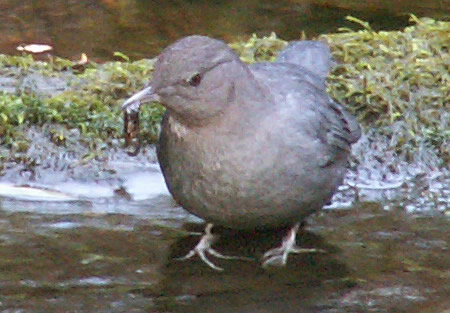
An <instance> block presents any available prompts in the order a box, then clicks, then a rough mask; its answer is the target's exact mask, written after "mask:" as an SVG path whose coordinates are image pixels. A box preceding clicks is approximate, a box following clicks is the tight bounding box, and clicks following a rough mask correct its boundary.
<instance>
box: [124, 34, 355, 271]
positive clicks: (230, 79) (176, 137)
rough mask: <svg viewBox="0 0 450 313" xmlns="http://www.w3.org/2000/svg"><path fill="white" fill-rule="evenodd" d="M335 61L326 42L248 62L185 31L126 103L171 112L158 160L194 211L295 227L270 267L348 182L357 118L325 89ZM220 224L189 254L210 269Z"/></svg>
mask: <svg viewBox="0 0 450 313" xmlns="http://www.w3.org/2000/svg"><path fill="white" fill-rule="evenodd" d="M331 64H332V60H331V54H330V50H329V48H328V46H327V45H325V44H324V43H321V42H314V41H306V42H303V41H300V42H294V43H291V44H290V45H288V46H287V48H286V49H285V50H283V51H282V52H281V53H280V56H279V58H278V60H277V61H276V62H273V63H257V64H252V65H246V64H244V63H242V61H241V60H240V59H239V57H238V55H237V54H236V53H235V52H234V51H233V50H232V49H230V48H229V47H228V45H226V44H225V43H224V42H222V41H220V40H216V39H212V38H208V37H204V36H189V37H185V38H182V39H180V40H178V41H177V42H175V43H174V44H172V45H170V46H169V47H167V48H166V49H165V50H164V51H163V52H162V53H161V55H160V56H159V57H158V60H157V62H156V63H155V70H154V74H153V80H152V82H151V83H150V85H149V86H148V87H146V88H145V89H143V90H142V91H140V92H138V93H136V94H135V95H133V96H132V97H130V98H129V99H128V100H127V101H126V102H125V103H124V104H123V108H124V109H125V110H126V111H128V112H131V111H137V110H138V109H139V106H140V105H141V104H142V103H144V102H150V101H157V102H160V103H161V104H163V105H164V106H165V107H166V109H167V111H166V113H165V115H164V118H163V121H162V126H161V134H160V139H159V146H158V149H157V154H158V160H159V162H160V165H161V169H162V172H163V175H164V178H165V181H166V184H167V186H168V188H169V190H170V192H171V194H172V196H173V197H174V199H175V200H176V201H177V202H178V203H179V204H180V205H181V206H182V207H183V208H184V209H186V210H187V211H189V212H191V213H193V214H195V215H197V216H199V217H201V218H203V219H204V220H206V221H207V222H208V223H214V224H219V225H223V226H226V227H231V228H240V229H251V228H263V227H281V226H291V230H290V232H289V233H288V235H287V236H286V237H285V238H284V239H283V243H282V245H281V246H280V247H279V248H274V249H271V250H269V251H268V252H266V254H265V255H264V259H263V265H272V264H274V265H285V264H286V258H287V255H288V253H289V252H305V251H306V252H308V251H311V249H300V248H298V247H297V246H296V245H295V237H296V233H297V231H298V229H299V225H300V222H301V221H303V220H304V219H305V218H306V217H307V216H309V215H310V214H312V213H314V212H316V211H318V210H319V209H321V208H322V207H323V205H324V204H326V203H327V202H328V201H330V199H331V197H332V195H333V193H334V192H335V190H336V188H337V187H338V186H339V185H340V184H341V183H342V180H343V177H344V174H345V171H346V164H347V161H348V160H347V159H348V156H349V154H350V148H351V144H352V143H354V142H356V141H357V140H358V139H359V137H360V128H359V125H358V123H357V121H356V120H355V119H354V117H353V116H352V115H351V114H350V113H348V112H347V111H346V110H345V109H344V108H343V107H342V106H341V105H340V104H338V103H336V102H335V101H333V100H332V99H331V98H330V97H329V96H328V94H327V92H326V90H325V77H326V75H327V73H328V71H329V67H330V66H331ZM211 227H212V225H210V224H208V226H207V228H206V234H205V236H204V238H203V239H202V240H201V241H200V243H199V244H198V245H197V246H196V247H195V249H193V250H192V251H191V252H190V253H189V254H188V255H187V256H186V257H185V258H188V257H191V256H192V255H193V254H198V255H199V256H200V257H201V258H202V259H203V260H204V261H205V262H206V263H207V264H208V265H209V266H211V267H212V268H214V269H218V270H220V269H221V268H219V267H217V266H215V265H214V264H213V263H212V262H210V261H209V260H208V259H207V258H206V256H205V252H209V253H211V254H213V255H215V256H222V255H220V254H219V253H218V252H217V251H215V250H213V249H212V248H211V244H212V238H213V236H212V235H211Z"/></svg>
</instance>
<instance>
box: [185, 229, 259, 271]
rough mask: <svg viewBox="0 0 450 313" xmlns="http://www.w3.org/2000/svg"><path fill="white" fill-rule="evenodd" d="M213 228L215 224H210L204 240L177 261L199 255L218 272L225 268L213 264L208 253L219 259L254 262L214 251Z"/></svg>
mask: <svg viewBox="0 0 450 313" xmlns="http://www.w3.org/2000/svg"><path fill="white" fill-rule="evenodd" d="M212 228H213V224H211V223H208V224H207V225H206V227H205V234H204V235H203V236H202V238H201V239H200V241H199V243H198V244H197V245H196V246H195V248H194V249H192V250H191V251H189V252H188V254H186V255H185V256H184V257H181V258H177V260H180V261H184V260H187V259H190V258H192V257H193V256H194V255H198V256H199V257H200V259H202V261H203V262H205V263H206V264H207V265H208V266H209V267H211V268H212V269H214V270H216V271H223V268H221V267H219V266H217V265H215V264H214V263H212V262H211V261H210V260H209V259H208V257H207V256H206V252H208V253H209V254H211V255H212V256H215V257H216V258H219V259H226V260H247V261H248V260H252V259H250V258H245V257H239V256H227V255H223V254H221V253H220V252H218V251H217V250H214V249H213V248H212V247H211V246H212V244H213V243H214V242H215V240H216V236H215V235H213V234H212V233H211V230H212Z"/></svg>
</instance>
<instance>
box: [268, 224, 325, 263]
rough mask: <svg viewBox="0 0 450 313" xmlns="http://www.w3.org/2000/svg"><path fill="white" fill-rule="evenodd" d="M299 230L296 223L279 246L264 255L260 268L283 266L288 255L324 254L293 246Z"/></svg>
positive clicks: (317, 250) (316, 250) (298, 225)
mask: <svg viewBox="0 0 450 313" xmlns="http://www.w3.org/2000/svg"><path fill="white" fill-rule="evenodd" d="M299 228H300V223H296V224H295V225H294V226H293V227H292V228H291V229H290V230H289V232H288V234H287V235H286V237H284V238H283V241H282V242H281V246H280V247H278V248H273V249H270V250H269V251H267V252H266V253H264V256H263V263H262V266H263V267H264V268H266V267H269V266H285V265H286V262H287V257H288V255H289V253H311V252H325V251H324V250H322V249H304V248H300V247H299V246H297V245H296V244H295V238H296V236H297V232H298V230H299Z"/></svg>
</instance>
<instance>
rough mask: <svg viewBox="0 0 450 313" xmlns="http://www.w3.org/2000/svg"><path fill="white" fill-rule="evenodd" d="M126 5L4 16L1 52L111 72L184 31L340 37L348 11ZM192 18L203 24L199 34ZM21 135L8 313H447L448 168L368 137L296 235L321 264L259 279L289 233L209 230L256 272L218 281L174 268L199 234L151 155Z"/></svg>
mask: <svg viewBox="0 0 450 313" xmlns="http://www.w3.org/2000/svg"><path fill="white" fill-rule="evenodd" d="M49 3H52V4H53V6H50V5H49ZM120 3H122V5H124V6H125V7H122V8H120V7H117V5H119V2H114V1H88V2H79V1H62V0H61V1H53V2H50V1H47V2H44V1H41V2H39V1H33V2H31V1H20V2H19V1H8V2H5V3H1V4H0V8H1V9H2V12H1V14H0V33H1V34H2V35H3V37H2V42H1V43H0V51H3V52H14V49H15V47H16V45H17V44H19V43H22V42H34V41H36V40H39V41H41V40H42V39H44V40H43V41H44V42H47V43H50V44H52V45H53V46H54V47H55V51H54V52H55V54H57V55H60V56H65V57H72V56H74V55H77V54H79V53H81V52H87V53H88V55H89V56H92V57H94V58H96V59H98V60H107V59H111V56H112V53H113V52H114V51H116V50H120V51H122V52H125V53H126V54H128V55H130V56H131V57H133V58H141V57H143V56H153V55H155V54H156V53H157V52H158V51H160V49H161V48H162V47H164V46H165V45H167V43H169V42H171V41H173V40H174V39H176V38H178V37H180V36H183V35H186V34H187V33H192V32H202V33H208V34H210V35H213V36H216V37H221V38H224V39H227V40H228V41H230V40H231V39H234V38H238V37H239V36H241V35H244V36H248V35H249V34H251V33H252V32H258V33H260V34H261V33H263V34H266V33H268V32H270V31H276V32H277V33H279V34H281V36H282V37H283V38H285V39H291V38H297V37H298V36H299V34H300V32H301V30H306V32H307V34H308V35H309V36H311V35H314V34H317V33H323V32H328V31H335V30H336V28H337V26H343V25H344V22H343V20H344V19H343V17H344V16H345V15H346V14H351V13H352V12H349V11H339V10H335V9H325V8H322V7H320V8H317V7H308V6H302V5H300V6H293V5H287V3H288V2H284V1H282V2H280V3H279V4H276V5H275V4H273V5H266V6H264V5H263V6H262V7H261V6H257V5H258V3H260V2H259V1H248V2H246V3H247V4H246V6H247V11H245V14H229V12H230V6H227V5H226V4H224V3H221V2H220V1H219V2H217V3H216V4H215V5H212V6H210V7H208V8H207V9H206V10H204V9H203V4H204V2H203V1H191V2H185V3H189V4H186V5H188V6H189V7H190V8H191V9H192V10H191V11H189V12H184V11H185V10H183V8H182V7H180V6H178V7H177V3H178V2H177V1H173V2H170V3H171V4H170V5H167V6H166V7H164V10H162V9H161V10H155V9H152V10H150V9H149V7H151V6H152V5H153V4H150V2H148V3H149V4H144V2H140V3H141V5H137V4H136V3H138V2H130V1H123V2H120ZM133 3H134V4H136V6H132V5H131V4H133ZM244 3H245V2H244ZM289 3H290V2H289ZM210 5H211V4H210ZM253 5H256V7H253ZM127 9H128V10H127ZM5 12H8V13H7V14H6V13H5ZM36 12H37V13H39V14H37V13H36ZM120 12H122V13H120ZM199 12H200V13H202V14H200V15H202V16H203V17H204V18H205V20H204V21H195V20H194V21H192V19H193V17H195V16H198V15H199ZM224 12H228V13H226V14H225V13H224ZM280 12H282V14H281V13H280ZM119 13H120V14H119ZM156 13H158V14H160V16H157V15H158V14H156ZM247 14H248V15H247ZM217 15H220V16H222V18H221V19H220V20H219V19H217V18H216V17H217ZM357 16H358V17H362V18H364V16H361V15H357ZM372 18H373V16H372ZM155 20H157V21H158V23H157V24H158V25H160V27H159V28H155V25H154V21H155ZM186 20H189V21H191V24H193V26H192V25H190V26H189V27H188V26H187V23H186ZM243 20H245V23H243V22H242V21H243ZM389 20H390V21H391V22H389ZM43 21H46V22H45V23H44V22H43ZM61 21H64V23H63V22H61ZM211 21H214V23H211ZM264 21H266V22H264ZM406 21H407V17H405V18H397V19H394V18H392V17H390V16H387V15H386V17H385V18H384V19H381V18H379V17H378V18H375V21H374V22H375V28H377V27H376V26H377V24H376V23H377V22H378V25H379V26H380V27H382V28H384V29H389V28H395V27H402V26H403V25H404V24H405V23H406ZM94 22H95V23H94ZM94 24H96V25H101V27H95V26H96V25H94ZM211 24H213V25H211ZM191 26H192V27H191ZM225 26H226V27H225ZM202 30H203V31H204V32H203V31H202ZM8 84H10V83H6V85H8ZM28 136H30V138H31V140H30V141H32V144H31V147H30V149H29V154H28V155H27V157H30V158H31V160H35V161H36V162H34V163H36V164H38V165H37V166H36V168H33V169H30V168H27V167H26V166H25V165H23V164H16V163H11V164H4V168H3V176H2V177H0V312H1V313H3V312H4V313H10V312H75V311H76V312H258V313H260V312H262V313H264V312H283V313H290V312H292V313H298V312H306V313H309V312H311V313H312V312H314V313H317V312H324V313H325V312H326V313H332V312H412V313H415V312H417V313H419V312H447V313H448V308H449V307H450V299H449V298H448V294H450V287H449V286H450V273H449V268H450V253H449V246H448V245H449V238H450V236H449V235H450V231H449V229H450V228H449V226H450V225H449V213H450V174H449V169H448V168H442V169H434V170H433V169H430V167H429V166H426V165H425V164H420V163H418V164H406V163H402V162H399V161H398V160H395V159H391V156H388V155H386V154H385V153H384V151H383V149H382V148H379V147H378V148H376V147H375V148H374V147H371V146H370V144H369V142H368V141H367V140H366V139H367V138H363V139H362V140H361V142H360V143H359V144H358V145H357V146H356V147H355V149H354V155H355V159H356V160H358V162H356V163H355V162H353V163H355V164H352V169H351V171H349V175H348V176H347V179H346V181H345V184H344V185H343V186H341V188H340V189H339V192H338V194H337V195H336V196H335V198H334V201H333V203H332V204H331V205H329V206H327V207H326V208H325V209H324V210H322V211H321V212H319V213H318V214H316V215H314V216H312V217H311V218H310V219H308V221H307V226H306V228H305V229H304V231H302V233H301V234H300V235H299V237H298V244H299V245H301V246H303V247H313V248H317V249H323V250H325V251H326V253H315V254H303V255H293V256H290V257H289V259H288V265H287V266H286V267H285V268H271V269H262V268H261V266H260V258H261V256H262V254H263V253H264V251H267V250H268V249H270V248H273V247H275V246H277V245H278V244H279V242H280V240H281V238H282V236H283V235H284V233H285V231H286V230H278V231H266V232H252V233H244V232H233V231H230V230H224V229H215V230H214V231H215V232H216V233H217V235H218V236H219V239H218V242H217V243H216V245H215V246H214V247H215V248H216V249H217V250H219V251H221V252H223V253H224V254H228V255H241V256H246V257H250V258H253V261H226V260H225V261H224V260H217V259H215V258H213V257H212V258H211V260H212V261H213V262H215V263H216V264H217V265H220V266H222V267H224V269H225V271H224V272H221V273H219V272H215V271H213V270H211V269H210V268H208V267H207V266H206V265H205V264H204V263H202V262H200V261H199V260H198V258H195V259H194V260H189V261H184V262H181V261H178V260H177V259H176V258H178V257H181V256H183V255H185V254H186V253H187V252H188V251H189V250H190V249H191V248H193V247H194V246H195V244H196V243H197V241H198V239H199V236H198V234H200V233H201V232H202V231H203V227H204V224H203V222H202V221H201V220H200V219H199V218H197V217H195V216H193V215H190V214H189V213H187V212H186V211H184V210H183V209H181V208H180V207H178V206H177V205H176V203H175V202H174V201H173V199H172V198H171V196H170V195H169V193H168V191H167V188H166V187H165V184H164V182H163V179H162V176H161V173H160V171H159V168H158V166H157V165H156V163H155V156H154V152H153V150H152V148H147V147H144V148H143V149H142V150H143V151H142V153H140V154H139V155H138V156H137V157H136V158H131V157H129V156H127V155H126V153H125V152H124V151H123V150H121V149H111V150H112V151H110V153H109V154H108V155H107V156H105V158H104V159H99V160H92V161H90V162H89V163H87V164H82V163H81V162H80V160H81V159H82V158H83V156H84V155H85V154H86V151H84V150H83V149H84V148H83V147H81V146H80V147H78V148H79V150H77V151H71V152H68V151H65V149H64V148H61V147H56V146H55V145H52V144H51V143H49V141H48V138H46V137H45V136H42V134H40V133H39V131H37V130H35V129H30V133H29V134H28ZM373 141H375V142H377V144H378V145H382V144H383V139H382V138H375V139H374V140H373ZM146 149H147V150H146ZM379 160H381V161H379Z"/></svg>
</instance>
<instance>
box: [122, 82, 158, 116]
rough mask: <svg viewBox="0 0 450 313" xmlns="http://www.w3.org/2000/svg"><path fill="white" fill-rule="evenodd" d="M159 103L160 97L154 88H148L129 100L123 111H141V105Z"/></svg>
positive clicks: (125, 103)
mask: <svg viewBox="0 0 450 313" xmlns="http://www.w3.org/2000/svg"><path fill="white" fill-rule="evenodd" d="M154 101H155V102H158V101H159V96H158V95H157V94H156V93H154V91H153V89H152V86H149V87H146V88H144V89H142V90H141V91H139V92H137V93H135V94H134V95H132V96H131V97H130V98H128V99H127V100H126V101H125V102H124V103H123V104H122V109H123V110H126V111H127V112H133V111H134V112H136V111H139V107H140V106H141V104H143V103H146V102H154Z"/></svg>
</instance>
